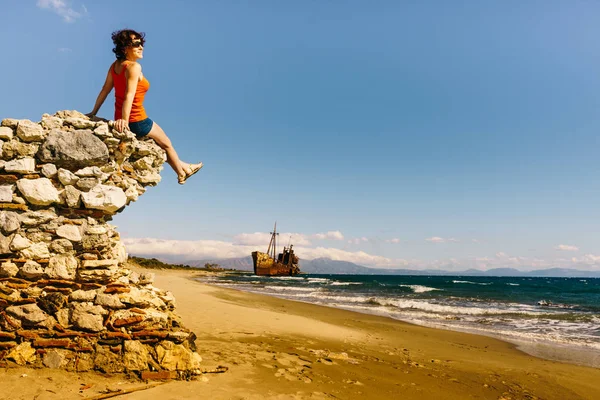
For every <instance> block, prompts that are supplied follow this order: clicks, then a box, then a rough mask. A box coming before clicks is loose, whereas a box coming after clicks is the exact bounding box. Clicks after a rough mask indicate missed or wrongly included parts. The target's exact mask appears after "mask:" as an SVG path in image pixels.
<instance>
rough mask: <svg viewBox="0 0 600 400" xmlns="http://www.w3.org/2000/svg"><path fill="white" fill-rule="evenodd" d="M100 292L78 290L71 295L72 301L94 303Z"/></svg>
mask: <svg viewBox="0 0 600 400" xmlns="http://www.w3.org/2000/svg"><path fill="white" fill-rule="evenodd" d="M98 293H99V292H98V291H97V290H81V289H79V290H76V291H74V292H73V293H71V294H70V295H69V300H70V301H94V299H95V298H96V295H97V294H98Z"/></svg>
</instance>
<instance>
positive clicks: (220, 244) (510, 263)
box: [123, 234, 600, 271]
mask: <svg viewBox="0 0 600 400" xmlns="http://www.w3.org/2000/svg"><path fill="white" fill-rule="evenodd" d="M251 235H252V236H244V238H246V239H248V240H247V241H246V243H244V244H242V243H233V242H226V241H219V240H195V241H192V240H165V239H154V238H124V239H123V243H124V244H125V247H126V248H127V251H128V252H129V253H130V254H133V255H140V256H150V257H158V256H172V258H174V259H177V260H178V261H181V262H184V261H186V260H202V259H220V258H234V257H247V256H249V255H250V254H251V253H252V252H253V251H255V250H260V251H266V247H267V245H268V238H269V236H268V234H267V242H266V243H265V242H264V241H261V242H260V243H258V244H248V243H250V242H252V240H250V239H249V238H255V236H253V235H254V234H251ZM357 240H359V241H361V240H362V238H357ZM282 244H283V243H282ZM286 244H287V243H286ZM278 248H279V249H281V246H278ZM295 250H296V254H297V255H298V256H299V257H300V258H301V259H303V260H312V259H315V258H322V257H324V258H330V259H332V260H338V261H349V262H353V263H356V264H359V265H364V266H366V267H377V268H410V269H420V270H423V269H436V270H447V271H463V270H466V269H470V268H474V269H479V270H487V269H491V268H516V269H518V270H521V271H530V270H535V269H544V268H554V267H559V268H575V269H579V270H588V271H600V255H594V254H586V255H584V256H582V257H573V258H570V259H560V258H559V259H548V260H544V259H540V258H535V257H523V256H515V255H509V254H507V253H504V252H498V253H496V254H495V255H493V256H489V257H464V258H447V259H439V260H418V259H410V260H406V259H395V258H388V257H383V256H378V255H374V254H369V253H366V252H364V251H348V250H342V249H336V248H332V247H309V246H308V245H299V246H296V247H295Z"/></svg>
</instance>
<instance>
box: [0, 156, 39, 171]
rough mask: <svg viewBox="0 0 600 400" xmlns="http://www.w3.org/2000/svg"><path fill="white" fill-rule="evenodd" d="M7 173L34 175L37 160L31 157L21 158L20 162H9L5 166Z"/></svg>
mask: <svg viewBox="0 0 600 400" xmlns="http://www.w3.org/2000/svg"><path fill="white" fill-rule="evenodd" d="M4 170H5V171H6V172H16V173H19V174H32V173H34V172H35V159H33V158H31V157H25V158H20V159H18V160H11V161H7V162H6V164H4Z"/></svg>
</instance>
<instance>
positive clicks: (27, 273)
mask: <svg viewBox="0 0 600 400" xmlns="http://www.w3.org/2000/svg"><path fill="white" fill-rule="evenodd" d="M19 276H21V277H23V278H25V279H38V278H41V277H43V276H44V267H42V266H41V265H40V264H38V263H36V262H35V261H33V260H27V262H26V263H25V264H24V265H23V266H22V267H21V269H20V270H19Z"/></svg>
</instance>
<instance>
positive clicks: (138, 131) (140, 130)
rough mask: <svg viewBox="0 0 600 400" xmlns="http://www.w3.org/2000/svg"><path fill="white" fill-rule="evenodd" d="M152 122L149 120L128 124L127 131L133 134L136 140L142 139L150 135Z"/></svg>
mask: <svg viewBox="0 0 600 400" xmlns="http://www.w3.org/2000/svg"><path fill="white" fill-rule="evenodd" d="M153 125H154V122H152V120H151V119H150V118H146V119H143V120H141V121H136V122H130V123H129V130H130V131H131V132H133V133H135V136H137V137H138V138H141V137H144V136H146V135H147V134H149V133H150V131H151V130H152V126H153Z"/></svg>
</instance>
